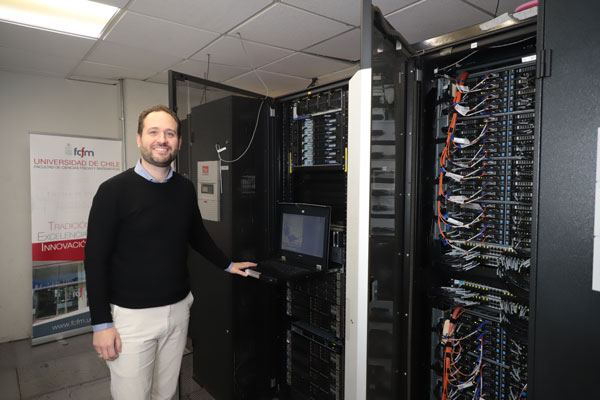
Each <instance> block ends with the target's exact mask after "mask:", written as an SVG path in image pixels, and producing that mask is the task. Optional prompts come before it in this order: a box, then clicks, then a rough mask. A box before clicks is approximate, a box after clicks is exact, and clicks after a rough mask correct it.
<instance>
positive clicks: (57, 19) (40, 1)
mask: <svg viewBox="0 0 600 400" xmlns="http://www.w3.org/2000/svg"><path fill="white" fill-rule="evenodd" d="M118 10H119V9H118V8H117V7H113V6H109V5H106V4H100V3H96V2H93V1H87V0H0V20H1V21H4V22H10V23H15V24H19V25H26V26H30V27H33V28H40V29H48V30H52V31H56V32H61V33H70V34H73V35H80V36H87V37H93V38H98V37H100V34H101V33H102V30H103V29H104V27H105V26H106V24H107V23H108V21H110V19H111V18H112V17H113V15H115V13H116V12H117V11H118Z"/></svg>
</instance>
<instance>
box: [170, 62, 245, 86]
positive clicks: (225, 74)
mask: <svg viewBox="0 0 600 400" xmlns="http://www.w3.org/2000/svg"><path fill="white" fill-rule="evenodd" d="M171 69H172V70H174V71H177V72H183V73H184V74H188V75H193V76H196V77H198V78H202V79H207V78H206V77H205V76H204V74H205V73H206V71H207V69H208V63H206V62H204V61H192V60H187V61H184V62H182V63H179V64H177V65H175V66H173V67H172V68H171ZM246 72H248V68H242V67H234V66H231V65H221V64H213V63H211V64H210V69H209V70H208V80H210V81H215V82H222V81H224V80H227V79H230V78H233V77H234V76H238V75H242V74H244V73H246Z"/></svg>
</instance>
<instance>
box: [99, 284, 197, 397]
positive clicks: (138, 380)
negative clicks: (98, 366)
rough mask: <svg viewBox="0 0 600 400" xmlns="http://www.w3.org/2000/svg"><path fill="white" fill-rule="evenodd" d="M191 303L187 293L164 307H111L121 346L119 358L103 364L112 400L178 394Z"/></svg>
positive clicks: (191, 297)
mask: <svg viewBox="0 0 600 400" xmlns="http://www.w3.org/2000/svg"><path fill="white" fill-rule="evenodd" d="M193 302H194V297H193V296H192V293H190V294H189V295H188V296H187V297H186V298H185V299H183V300H181V301H180V302H178V303H175V304H171V305H169V306H163V307H153V308H143V309H131V308H124V307H119V306H117V305H112V306H111V308H112V314H113V321H114V324H115V327H116V328H117V331H118V332H119V335H120V336H121V342H122V351H121V353H120V354H119V358H117V359H116V360H114V361H107V362H106V363H107V365H108V368H109V369H110V391H111V393H112V397H113V399H114V400H148V399H152V400H171V398H172V397H173V396H174V395H175V392H176V390H177V383H178V381H179V370H180V368H181V359H182V357H183V351H184V349H185V344H186V340H187V331H188V324H189V317H190V307H191V306H192V303H193Z"/></svg>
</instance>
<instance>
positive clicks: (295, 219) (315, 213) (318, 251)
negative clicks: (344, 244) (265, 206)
mask: <svg viewBox="0 0 600 400" xmlns="http://www.w3.org/2000/svg"><path fill="white" fill-rule="evenodd" d="M279 215H280V223H281V235H280V253H281V255H282V256H285V258H286V260H287V261H290V262H297V263H300V264H304V265H307V266H312V267H315V268H316V269H317V270H325V269H327V266H328V259H329V228H330V220H331V207H329V206H323V205H317V204H305V203H279Z"/></svg>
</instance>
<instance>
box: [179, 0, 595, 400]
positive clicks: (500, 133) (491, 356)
mask: <svg viewBox="0 0 600 400" xmlns="http://www.w3.org/2000/svg"><path fill="white" fill-rule="evenodd" d="M370 3H371V2H370V1H369V0H363V1H362V7H363V13H362V15H363V18H362V23H361V25H362V30H361V40H362V50H361V54H362V56H361V68H362V69H361V71H359V73H357V74H356V75H355V76H354V77H353V78H352V79H350V80H349V81H347V82H346V81H343V82H338V83H335V84H331V85H326V86H322V87H317V88H311V89H307V90H305V91H302V92H299V93H294V94H291V95H289V96H284V97H282V98H278V99H266V101H265V105H264V106H265V107H267V108H268V112H266V115H264V116H263V119H262V120H261V123H260V124H259V126H262V128H259V132H261V135H259V136H257V138H258V137H262V138H264V140H265V141H266V142H265V143H266V145H265V146H264V147H265V148H268V149H270V150H269V151H267V152H265V153H260V154H261V157H263V158H264V160H266V161H265V165H266V167H265V168H263V169H262V173H258V174H256V175H254V176H253V175H252V174H251V173H247V172H244V173H243V174H242V175H243V176H244V178H243V179H242V180H241V181H240V182H243V184H240V187H245V188H252V187H253V188H254V190H255V192H256V193H257V194H258V193H268V194H269V195H270V196H272V197H270V198H269V203H268V204H269V205H270V206H269V207H268V208H267V209H266V210H264V211H261V213H260V214H261V215H258V216H257V215H256V214H253V213H249V214H248V215H253V217H252V218H259V219H260V221H264V223H265V225H264V227H263V228H261V229H259V230H260V234H259V235H257V236H256V237H255V239H256V238H258V239H256V240H258V242H259V243H258V247H257V248H260V249H261V251H263V252H264V253H265V255H267V256H268V255H269V254H272V252H273V250H274V248H275V242H276V240H275V238H274V237H273V235H269V234H268V232H269V230H272V227H274V226H276V225H277V221H276V217H275V215H274V212H273V210H274V209H275V207H274V204H275V203H276V202H277V201H284V202H304V203H311V204H323V205H327V206H330V207H331V210H332V220H331V222H332V228H331V232H330V234H331V237H330V245H331V247H330V252H329V253H330V265H333V267H332V268H330V270H329V271H328V273H327V274H326V275H325V276H323V277H322V279H319V280H307V281H304V282H290V283H287V284H285V285H281V286H279V287H277V288H276V289H273V292H272V293H270V294H269V296H268V297H269V299H270V302H271V305H270V309H271V313H270V317H273V318H270V319H269V321H272V322H273V323H274V324H276V326H275V328H273V327H272V326H271V327H269V329H265V328H263V331H262V332H263V335H266V332H267V331H268V333H269V335H266V336H269V337H270V338H271V339H270V343H271V347H270V348H271V349H274V350H273V351H271V353H269V355H268V357H266V358H267V359H268V360H269V362H268V368H267V370H268V371H269V372H268V373H266V374H265V376H263V381H264V382H267V384H266V385H263V388H266V389H268V390H267V391H266V392H268V393H269V394H268V395H265V396H266V397H264V398H269V395H273V393H275V394H276V395H275V396H276V397H277V398H282V399H285V398H292V399H341V398H344V399H347V400H351V399H361V400H362V399H378V400H379V399H391V398H394V399H396V398H398V399H407V400H408V399H410V400H413V399H416V400H421V399H424V400H456V399H494V400H525V399H527V398H529V399H532V398H535V399H544V400H559V399H565V398H582V399H583V398H586V399H587V398H594V393H595V380H596V379H597V377H596V376H595V375H596V374H595V372H594V371H596V369H595V364H594V363H595V359H596V356H597V355H598V352H597V350H595V348H594V347H593V345H591V343H594V339H595V338H596V336H597V333H598V332H600V328H599V324H600V323H599V322H598V321H596V319H593V318H590V317H589V316H590V315H595V314H597V311H598V310H599V309H600V298H599V297H598V295H597V293H595V292H593V291H592V290H591V278H590V276H591V275H592V271H591V268H589V265H591V260H592V258H593V254H594V253H593V246H592V244H591V242H592V236H593V235H592V233H593V232H592V230H593V226H591V222H590V221H593V215H594V212H593V209H594V201H593V190H592V188H593V183H594V182H593V173H592V171H594V170H595V164H594V163H593V161H594V160H595V158H596V153H595V151H596V149H597V142H596V140H597V137H598V126H600V121H599V120H598V117H597V115H596V114H597V113H596V112H595V109H593V107H591V106H590V105H591V104H592V103H593V101H591V100H589V99H594V98H597V96H598V95H599V93H600V88H598V85H597V84H596V80H595V79H590V77H593V76H595V75H594V74H595V73H596V70H597V68H598V64H599V63H600V62H599V61H598V60H600V59H599V58H598V57H595V50H593V49H597V48H600V46H598V44H599V43H598V41H600V32H598V30H599V28H598V24H596V23H595V21H594V20H593V16H594V15H597V12H598V11H600V10H598V8H599V7H600V6H599V5H595V4H592V5H590V4H587V5H584V4H583V3H586V2H581V3H582V4H573V2H571V3H567V2H556V1H546V2H544V1H542V2H540V5H539V7H538V8H537V9H530V10H526V11H525V12H523V13H522V14H518V15H517V14H512V13H511V14H509V15H508V19H506V18H504V19H502V18H501V19H500V20H496V22H497V23H494V22H493V21H490V22H488V23H486V24H482V25H477V26H473V27H471V28H467V29H465V30H462V31H458V32H454V33H452V34H450V35H448V36H443V37H440V38H434V40H430V41H426V42H423V43H417V44H413V45H409V44H408V43H407V42H406V41H405V40H404V39H403V37H402V35H401V27H400V26H398V27H396V28H397V29H395V28H394V27H393V26H391V25H390V24H389V23H388V22H387V21H386V20H385V18H383V16H382V15H381V13H380V12H379V11H378V10H377V9H376V8H371V4H370ZM586 7H588V8H586ZM577 21H585V23H582V24H580V23H578V22H577ZM566 22H568V26H571V27H573V29H569V30H568V32H566V31H565V30H564V29H562V27H563V26H564V24H565V23H566ZM575 27H576V28H575ZM579 42H581V43H585V46H574V45H573V44H574V43H579ZM571 58H572V59H571ZM582 59H585V60H586V63H584V64H585V66H582V63H581V60H582ZM575 60H578V61H575ZM179 76H180V77H183V75H182V74H179ZM365 80H366V81H367V82H366V81H365ZM188 81H194V82H197V83H198V86H197V88H198V90H200V94H199V96H197V98H200V99H203V98H204V97H203V96H208V97H210V94H211V93H212V92H211V91H212V90H214V88H217V89H219V90H224V89H227V88H226V87H224V86H223V85H219V84H215V83H210V82H207V81H204V80H196V79H191V78H190V79H187V78H186V79H182V82H188ZM186 85H187V83H185V84H181V85H179V88H178V89H179V90H180V92H181V94H180V95H179V96H177V95H175V94H173V95H172V97H174V98H178V99H179V100H178V101H175V102H172V103H171V105H173V104H179V106H181V107H182V110H180V113H181V112H183V114H184V115H185V111H183V104H185V101H186V100H185V99H186V96H185V87H186ZM173 86H177V85H173ZM242 92H243V91H242ZM203 93H204V94H203ZM206 93H208V94H206ZM238 94H239V93H238ZM243 96H246V97H249V98H253V99H254V101H255V106H254V112H255V111H256V108H257V106H259V105H260V104H261V101H262V96H258V95H254V94H251V93H248V92H244V94H243ZM192 97H193V96H192ZM187 98H189V97H187ZM203 101H204V100H203ZM211 102H212V99H211ZM365 108H366V109H367V111H365ZM366 114H368V119H369V123H368V125H369V126H368V128H367V130H366V132H367V133H366V135H368V139H369V140H368V141H367V142H364V141H363V142H360V141H355V139H356V138H357V135H358V136H359V137H360V138H361V139H364V136H363V135H364V134H365V129H364V128H363V126H362V124H363V122H364V118H365V115H366ZM357 115H359V116H360V117H357ZM350 120H352V121H354V122H355V124H353V125H352V126H351V125H350V123H349V121H350ZM354 125H360V127H358V128H357V127H356V126H354ZM184 127H186V124H184ZM191 136H193V134H192V135H191ZM213 141H214V140H212V139H211V140H209V142H210V143H209V144H207V145H206V146H207V147H211V146H212V147H214V144H213V143H212V142H213ZM248 141H249V138H248V137H245V140H242V149H239V148H238V149H237V150H235V151H234V152H233V153H232V154H229V155H228V156H232V157H235V156H236V155H239V154H241V152H242V150H243V149H245V148H246V144H247V143H248ZM359 142H360V143H366V145H364V146H360V148H358V147H357V146H352V144H353V143H359ZM184 146H185V144H184ZM223 147H227V148H228V149H231V147H230V143H225V141H224V140H223V139H220V140H219V143H218V146H217V148H218V149H220V148H223ZM250 149H254V150H251V151H250V152H252V151H257V152H259V150H257V149H256V148H254V147H250ZM363 152H366V153H367V154H368V162H367V163H364V159H363V158H362V157H363ZM219 154H220V153H219ZM211 155H212V157H213V158H206V159H214V155H215V153H214V152H212V153H211ZM225 155H226V154H222V155H221V156H222V157H224V156H225ZM185 157H186V155H183V157H182V159H181V160H180V162H184V163H185V162H187V161H186V159H185ZM196 161H197V160H196ZM357 164H360V166H359V167H357V168H358V169H359V170H360V172H361V173H362V172H365V170H364V168H367V169H368V173H366V174H358V175H360V176H359V177H357V175H355V174H354V173H355V170H354V168H355V167H356V165H357ZM232 168H234V167H232ZM234 169H235V168H234ZM263 177H265V178H264V179H263ZM193 178H195V177H193ZM363 179H364V180H366V184H365V185H363V181H362V180H363ZM224 187H225V181H224ZM356 187H361V188H366V189H365V190H364V191H363V192H361V193H356V192H355V191H353V190H352V189H353V188H356ZM251 191H252V189H250V192H251ZM350 192H351V193H353V194H356V196H352V195H349V193H350ZM361 195H365V196H366V198H367V202H366V205H364V204H363V203H361V202H362V201H363V200H362V197H360V196H361ZM359 197H360V199H359ZM222 210H225V208H224V207H223V208H222ZM350 213H352V215H353V216H356V215H358V216H360V217H361V218H362V217H365V216H366V218H367V219H368V227H367V228H364V225H361V227H362V230H361V231H359V230H357V229H356V226H357V225H356V224H357V221H354V219H351V218H348V215H349V214H350ZM360 213H362V214H360ZM222 215H223V218H224V217H225V212H222ZM357 219H358V218H357ZM361 221H362V220H361ZM209 222H210V221H208V222H207V226H210V225H209ZM219 229H220V228H215V232H218V230H219ZM359 233H360V235H359ZM234 242H235V241H232V242H231V243H234ZM248 243H250V242H248ZM253 245H254V244H253ZM253 245H251V246H250V247H252V246H253ZM242 247H244V246H242ZM365 248H366V249H368V252H367V257H366V261H365V259H364V258H362V257H363V254H364V251H363V250H364V249H365ZM355 250H361V251H363V252H362V253H359V255H360V256H361V258H358V257H355V255H356V254H357V252H356V251H355ZM359 262H360V264H359ZM598 273H600V272H598ZM252 283H255V284H258V283H259V282H257V281H256V280H252ZM265 287H266V286H265ZM263 289H264V288H263ZM226 293H229V292H226ZM262 293H263V294H264V290H263V291H262ZM257 295H258V292H257ZM211 296H213V297H211V299H214V298H220V297H218V296H219V294H218V293H212V294H211ZM207 301H209V300H208V299H207ZM213 304H214V301H213ZM233 308H234V305H233V304H232V303H229V304H227V306H226V307H224V309H223V314H222V315H227V318H228V319H229V320H230V321H239V320H244V319H243V318H242V317H241V316H240V315H236V313H235V311H233ZM213 314H214V313H213ZM274 316H277V317H274ZM206 317H208V315H206ZM217 320H218V318H217ZM211 321H212V320H211ZM240 326H243V325H240ZM265 326H266V325H265ZM214 340H215V339H214V338H206V341H207V343H209V342H210V343H216V342H215V341H214ZM228 354H230V355H231V354H237V353H235V351H233V352H230V353H228ZM586 354H590V356H589V357H587V356H582V355H586ZM225 363H228V364H229V365H237V364H236V357H234V356H231V357H228V358H226V360H225ZM248 365H250V364H248ZM232 369H233V370H234V371H235V376H236V379H235V380H236V381H237V380H238V379H242V380H245V379H246V380H249V379H248V378H249V377H250V376H249V375H245V374H246V373H247V370H244V369H243V368H240V369H238V368H236V367H232ZM230 370H231V369H230ZM221 371H225V369H224V368H223V369H221ZM206 376H209V371H201V370H198V381H201V380H202V379H206ZM264 378H266V379H264ZM565 382H569V383H572V384H566V383H565ZM230 383H231V382H222V381H219V383H218V385H219V386H224V385H226V384H230ZM209 391H210V390H209ZM261 393H262V394H261V396H262V395H263V394H264V393H265V392H261ZM242 396H243V395H242V394H241V393H240V392H239V391H237V392H236V393H234V394H232V397H229V398H243V397H242ZM219 398H220V397H219ZM223 398H227V397H223ZM255 398H261V397H260V396H258V395H257V396H256V397H255ZM272 398H274V397H272Z"/></svg>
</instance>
